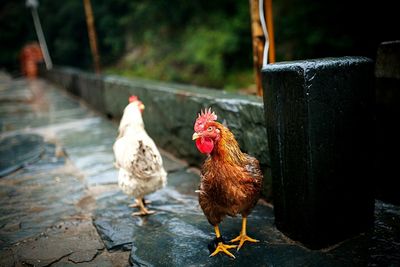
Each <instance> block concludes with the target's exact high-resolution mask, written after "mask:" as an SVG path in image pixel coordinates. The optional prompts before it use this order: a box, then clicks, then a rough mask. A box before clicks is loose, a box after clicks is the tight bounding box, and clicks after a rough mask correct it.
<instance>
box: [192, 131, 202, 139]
mask: <svg viewBox="0 0 400 267" xmlns="http://www.w3.org/2000/svg"><path fill="white" fill-rule="evenodd" d="M200 137H201V135H200V134H198V133H194V134H193V136H192V140H196V139H197V138H200Z"/></svg>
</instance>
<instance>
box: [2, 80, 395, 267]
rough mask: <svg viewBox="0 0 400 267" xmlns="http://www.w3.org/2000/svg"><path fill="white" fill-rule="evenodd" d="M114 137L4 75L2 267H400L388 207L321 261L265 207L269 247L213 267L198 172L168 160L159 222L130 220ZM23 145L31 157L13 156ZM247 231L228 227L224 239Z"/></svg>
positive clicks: (262, 229) (259, 219)
mask: <svg viewBox="0 0 400 267" xmlns="http://www.w3.org/2000/svg"><path fill="white" fill-rule="evenodd" d="M116 129H117V123H116V122H111V121H109V120H107V119H105V118H104V117H102V116H101V115H100V114H97V113H96V112H94V111H93V110H91V109H89V108H87V107H86V106H85V105H84V104H83V103H81V102H80V101H79V99H76V98H73V97H71V96H70V95H67V94H66V93H64V92H63V91H61V90H59V89H57V88H55V87H54V86H53V85H52V84H50V83H48V82H46V81H44V80H36V81H27V80H25V79H11V78H10V77H8V76H7V75H5V74H1V73H0V144H7V146H2V147H1V148H0V160H1V162H0V266H25V265H29V266H130V265H133V266H399V265H400V208H399V207H397V206H393V205H390V204H386V203H383V202H380V201H377V202H376V217H377V219H376V222H375V228H374V230H372V231H371V232H370V233H365V234H362V235H360V236H357V237H355V238H353V239H350V240H347V241H345V242H343V243H341V244H339V245H337V246H334V247H331V248H328V249H325V250H319V251H311V250H308V249H306V248H304V247H303V246H301V245H300V244H298V243H296V242H293V241H291V240H288V239H287V238H286V237H285V236H284V235H283V234H281V233H280V232H279V231H277V230H276V228H275V227H274V217H273V210H272V208H271V207H270V206H268V205H266V204H263V203H262V201H261V202H260V203H259V205H257V207H256V209H255V210H254V212H253V213H252V214H251V216H250V217H249V221H248V233H249V235H251V236H252V237H254V238H257V239H260V240H261V242H259V243H257V244H250V245H248V244H245V245H244V247H243V248H242V249H241V250H240V251H239V252H234V254H235V255H236V257H237V258H236V259H235V260H232V259H230V258H228V257H226V256H224V255H218V256H216V257H214V258H209V257H208V255H209V251H208V249H207V245H208V244H209V243H210V242H211V241H212V239H213V238H214V234H213V229H212V227H211V226H210V225H209V224H208V222H207V221H206V219H205V217H204V215H203V213H202V211H201V210H200V208H199V206H198V201H197V196H196V193H195V192H194V190H195V189H196V188H197V185H198V182H199V176H198V170H197V169H194V168H190V167H188V166H187V164H186V163H185V162H184V161H181V160H179V159H176V158H174V157H173V156H171V155H170V154H168V153H166V152H164V151H162V155H163V158H164V163H165V167H166V169H167V171H168V173H169V174H168V186H167V187H166V188H164V189H163V190H160V191H159V192H156V193H154V194H152V195H150V196H149V197H148V199H149V200H152V204H151V209H154V210H156V211H157V213H156V214H155V215H153V216H150V217H145V218H141V217H135V218H132V217H131V216H130V213H131V212H132V209H131V208H129V207H128V204H130V203H132V199H130V198H129V197H127V196H126V195H124V194H123V193H122V192H121V191H120V190H119V188H118V186H117V181H116V179H117V172H116V169H115V168H114V167H113V160H114V158H113V154H112V144H113V142H114V141H115V137H116V133H117V130H116ZM10 140H11V141H10ZM27 140H28V141H29V142H28V143H26V142H27ZM2 142H3V143H2ZM18 142H25V143H21V144H23V145H20V146H19V147H22V148H26V147H28V146H29V147H32V149H29V150H26V151H32V153H31V154H29V153H28V152H24V150H23V149H19V150H18V149H11V150H10V147H11V145H10V144H14V145H17V144H18ZM27 144H29V145H27ZM11 148H12V147H11ZM7 149H8V150H7ZM10 151H20V152H19V154H18V153H17V152H15V153H14V154H13V156H10ZM28 154H29V155H28ZM28 156H29V157H28ZM240 223H241V222H240V218H227V219H226V220H224V222H223V223H222V224H221V231H222V234H223V236H224V237H225V239H227V240H228V239H230V238H232V237H234V236H235V235H237V234H238V233H239V231H240ZM327 230H328V229H327Z"/></svg>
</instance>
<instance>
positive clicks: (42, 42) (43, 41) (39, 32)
mask: <svg viewBox="0 0 400 267" xmlns="http://www.w3.org/2000/svg"><path fill="white" fill-rule="evenodd" d="M38 5H39V3H38V1H36V0H27V1H26V6H27V7H30V8H31V11H32V18H33V24H34V25H35V30H36V34H37V37H38V40H39V44H40V49H41V50H42V54H43V59H44V62H45V64H46V69H48V70H50V69H51V68H53V62H52V61H51V57H50V54H49V50H48V49H47V44H46V39H45V38H44V34H43V29H42V25H41V24H40V19H39V14H38V12H37V7H38Z"/></svg>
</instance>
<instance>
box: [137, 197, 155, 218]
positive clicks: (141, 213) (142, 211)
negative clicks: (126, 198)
mask: <svg viewBox="0 0 400 267" xmlns="http://www.w3.org/2000/svg"><path fill="white" fill-rule="evenodd" d="M136 203H137V204H138V207H139V209H140V211H138V212H134V213H132V216H146V215H150V214H153V213H155V211H154V210H148V209H146V207H145V206H144V200H143V198H139V199H137V200H136Z"/></svg>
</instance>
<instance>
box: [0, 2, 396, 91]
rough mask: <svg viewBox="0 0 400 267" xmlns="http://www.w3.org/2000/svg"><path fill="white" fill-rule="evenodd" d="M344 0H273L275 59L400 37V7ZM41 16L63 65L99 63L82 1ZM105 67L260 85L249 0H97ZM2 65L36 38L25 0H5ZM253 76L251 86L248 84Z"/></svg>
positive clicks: (372, 49) (352, 49)
mask: <svg viewBox="0 0 400 267" xmlns="http://www.w3.org/2000/svg"><path fill="white" fill-rule="evenodd" d="M382 1H383V2H380V3H377V4H376V5H375V6H373V5H367V4H365V3H364V2H360V3H357V1H344V0H336V1H333V0H328V1H316V0H277V1H273V8H274V10H273V14H274V25H275V41H276V54H277V55H276V58H277V61H282V60H296V59H306V58H317V57H328V56H344V55H364V56H369V57H372V58H373V57H374V56H375V53H376V47H377V45H378V44H379V42H381V41H387V40H395V39H399V38H400V36H399V35H398V31H396V30H395V29H394V27H393V26H395V25H397V24H395V20H396V18H397V15H396V14H395V10H396V9H395V8H394V6H392V5H391V4H390V3H389V0H382ZM39 2H40V5H39V9H38V12H39V15H40V19H41V22H42V26H43V30H44V33H45V37H46V40H47V44H48V47H49V51H50V54H51V56H52V59H53V62H54V63H55V64H56V65H69V66H74V67H79V68H83V69H88V70H91V69H92V56H91V53H90V46H89V41H88V34H87V26H86V20H85V12H84V8H83V3H82V0H68V1H61V2H60V1H54V0H40V1H39ZM91 2H92V6H93V12H94V17H95V26H96V31H97V37H98V46H99V50H100V57H101V63H102V65H103V70H105V71H106V72H107V73H119V74H123V75H127V76H139V77H143V78H150V79H157V80H165V81H174V82H183V83H190V84H197V85H202V86H209V87H216V88H225V89H229V90H233V89H234V88H238V87H249V85H250V87H252V85H253V84H254V76H253V75H249V73H251V72H252V66H253V64H252V46H251V25H250V10H249V2H248V1H228V0H219V1H184V0H168V1H166V0H157V1H154V0H140V1H139V0H113V1H109V0H91ZM0 33H1V34H0V46H1V49H0V63H1V67H6V68H7V69H9V70H15V69H18V65H19V64H18V54H19V51H20V50H21V48H22V46H23V45H24V44H25V43H27V42H29V41H32V40H35V39H36V34H35V30H34V27H33V23H32V17H31V14H30V10H28V9H27V8H26V7H25V1H23V0H18V1H2V2H0ZM246 84H247V85H246Z"/></svg>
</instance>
